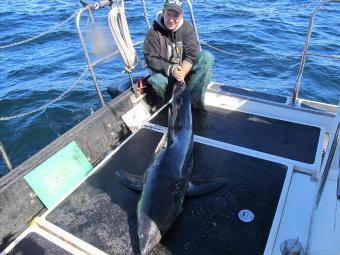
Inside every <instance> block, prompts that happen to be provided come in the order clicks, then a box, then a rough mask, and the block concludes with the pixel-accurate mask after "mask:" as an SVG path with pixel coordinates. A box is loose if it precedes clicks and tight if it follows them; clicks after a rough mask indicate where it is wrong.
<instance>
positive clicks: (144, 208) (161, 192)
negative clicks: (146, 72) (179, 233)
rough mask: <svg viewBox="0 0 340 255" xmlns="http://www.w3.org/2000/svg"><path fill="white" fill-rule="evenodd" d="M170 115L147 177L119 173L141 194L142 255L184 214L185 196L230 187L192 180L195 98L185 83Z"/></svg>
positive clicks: (175, 92) (180, 85) (176, 87)
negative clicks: (193, 106)
mask: <svg viewBox="0 0 340 255" xmlns="http://www.w3.org/2000/svg"><path fill="white" fill-rule="evenodd" d="M169 105H170V108H169V113H168V129H167V132H166V133H165V134H164V135H163V137H162V139H161V141H160V142H159V144H158V146H157V148H156V150H155V152H154V155H153V157H152V160H151V163H150V165H149V167H148V168H147V170H146V172H145V174H144V176H136V175H131V174H128V173H126V172H121V171H116V175H117V177H118V179H119V181H120V182H121V183H122V184H124V185H125V186H127V187H128V188H130V189H133V190H135V191H138V192H141V197H140V199H139V202H138V209H137V220H138V237H139V247H140V252H141V254H142V255H145V254H148V253H149V252H150V250H151V249H152V248H153V247H154V246H155V245H156V244H157V243H158V242H159V241H160V240H161V237H162V235H164V234H165V233H166V231H167V230H168V229H169V228H170V226H171V225H172V224H173V223H174V222H175V220H176V218H177V217H178V216H179V215H180V213H181V212H182V211H183V201H184V198H185V196H198V195H204V194H207V193H209V192H212V191H215V190H217V189H219V188H221V187H223V186H224V185H225V184H226V181H227V180H226V179H225V178H216V179H212V180H210V181H203V182H202V181H200V182H196V183H195V181H194V180H191V175H192V166H193V157H192V154H193V145H194V142H193V132H192V115H191V95H190V90H189V88H188V87H187V86H186V85H185V84H183V83H180V82H178V83H176V84H175V85H174V90H173V95H172V98H171V100H170V103H169Z"/></svg>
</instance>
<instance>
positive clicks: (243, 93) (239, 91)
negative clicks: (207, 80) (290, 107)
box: [209, 83, 287, 104]
mask: <svg viewBox="0 0 340 255" xmlns="http://www.w3.org/2000/svg"><path fill="white" fill-rule="evenodd" d="M209 90H211V91H212V92H214V90H215V91H218V92H225V93H230V94H236V95H240V96H246V97H253V98H257V99H263V100H267V101H272V102H276V103H282V104H284V103H286V101H287V98H286V97H284V96H279V95H272V94H267V93H263V92H257V91H251V90H247V89H242V88H235V87H231V86H227V85H223V84H217V83H214V84H213V85H211V87H210V88H209Z"/></svg>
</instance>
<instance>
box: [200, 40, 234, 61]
mask: <svg viewBox="0 0 340 255" xmlns="http://www.w3.org/2000/svg"><path fill="white" fill-rule="evenodd" d="M200 41H201V43H202V44H203V45H206V46H208V47H209V48H212V49H214V50H217V51H220V52H223V53H225V54H228V55H232V56H236V57H240V56H241V55H240V54H237V53H232V52H228V51H225V50H221V49H219V48H217V47H215V46H212V45H210V44H208V43H207V42H205V41H203V40H200Z"/></svg>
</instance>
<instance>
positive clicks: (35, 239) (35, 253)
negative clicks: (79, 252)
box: [8, 232, 72, 255]
mask: <svg viewBox="0 0 340 255" xmlns="http://www.w3.org/2000/svg"><path fill="white" fill-rule="evenodd" d="M8 254H16V255H18V254H20V255H43V254H60V255H63V254H65V255H66V254H72V253H69V252H67V251H66V250H64V249H63V248H61V247H59V246H58V245H56V244H54V243H52V242H50V241H49V240H47V239H46V238H44V237H42V236H40V235H39V234H37V233H34V232H33V233H29V234H28V235H27V236H26V237H25V238H24V239H23V240H21V241H20V242H19V243H18V244H17V245H16V246H15V247H14V248H13V250H11V251H10V252H9V253H8Z"/></svg>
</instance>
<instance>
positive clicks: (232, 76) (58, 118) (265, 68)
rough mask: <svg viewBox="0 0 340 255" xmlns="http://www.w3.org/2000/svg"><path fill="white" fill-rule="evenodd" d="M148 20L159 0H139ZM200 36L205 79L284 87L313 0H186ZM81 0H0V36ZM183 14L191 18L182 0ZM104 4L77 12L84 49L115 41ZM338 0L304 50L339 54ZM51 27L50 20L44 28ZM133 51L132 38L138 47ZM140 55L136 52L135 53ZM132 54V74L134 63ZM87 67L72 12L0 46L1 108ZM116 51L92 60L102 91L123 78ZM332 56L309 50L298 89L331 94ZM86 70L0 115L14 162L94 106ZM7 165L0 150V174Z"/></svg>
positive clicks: (294, 67)
mask: <svg viewBox="0 0 340 255" xmlns="http://www.w3.org/2000/svg"><path fill="white" fill-rule="evenodd" d="M146 3H147V5H148V14H149V17H150V19H151V20H153V19H154V16H155V13H156V12H157V11H158V10H160V9H161V8H162V1H159V0H157V1H154V0H153V1H150V0H146ZM192 3H193V7H194V13H195V17H196V22H197V27H198V31H199V36H200V39H201V40H203V41H204V42H206V43H208V44H209V45H211V46H214V47H216V48H219V49H222V50H223V51H217V50H214V49H211V48H209V47H207V46H205V45H204V44H203V45H202V47H203V49H204V50H209V51H210V52H211V53H213V54H214V56H215V65H214V71H213V79H214V80H215V81H218V82H223V83H226V84H229V85H232V86H235V87H245V88H249V89H253V90H257V91H261V92H268V93H275V94H278V95H284V96H291V95H292V91H293V87H294V84H295V80H296V76H297V74H298V68H299V62H300V54H301V51H302V50H303V46H304V41H305V37H306V32H307V29H308V23H309V18H310V15H311V14H312V11H313V10H314V9H315V7H316V6H317V5H318V4H319V1H317V0H314V1H312V0H299V1H297V0H280V1H269V0H267V1H266V0H262V1H236V0H231V1H225V0H215V1H214V0H211V1H205V0H197V1H195V0H193V1H192ZM125 7H126V12H127V19H128V22H129V26H130V32H131V34H132V38H133V41H134V42H139V41H142V40H143V39H144V35H145V31H146V24H145V22H144V16H143V9H142V7H141V1H137V0H136V1H126V2H125ZM79 8H81V5H80V4H79V2H78V1H75V0H72V1H70V0H67V1H66V0H54V1H52V0H51V1H45V0H21V1H9V0H2V1H1V2H0V24H1V25H0V45H1V46H2V45H7V44H12V43H14V42H17V41H22V40H25V39H27V38H31V37H34V36H36V35H38V34H40V33H43V32H46V31H48V30H50V29H51V28H53V27H54V26H55V25H57V24H60V23H61V22H63V21H64V20H66V19H67V18H69V17H70V16H71V15H72V14H74V12H75V11H76V10H77V9H79ZM185 8H186V11H185V18H186V19H190V15H189V12H188V9H187V7H185ZM108 10H109V9H108V8H106V9H104V10H101V11H97V12H96V25H92V24H91V20H90V19H89V16H88V15H84V19H82V28H83V29H84V31H85V32H86V33H85V34H86V36H85V39H86V41H87V42H88V44H89V50H90V52H91V58H92V59H93V60H95V59H99V58H100V57H102V56H103V55H105V54H106V53H107V52H110V51H111V50H114V49H115V45H114V44H113V43H112V36H111V35H110V32H109V30H108V27H107V13H108ZM339 10H340V4H338V3H333V4H330V5H329V6H327V7H326V8H324V9H323V10H322V11H321V12H320V13H319V14H318V15H317V17H316V21H315V29H314V32H313V35H312V41H311V48H310V51H311V52H317V53H320V54H337V55H340V47H339V38H340V11H339ZM51 30H53V29H51ZM137 52H138V56H139V57H140V58H141V59H142V49H141V46H138V47H137ZM140 63H142V60H141V61H140ZM141 66H142V65H141V64H140V65H139V67H138V68H137V70H136V72H135V76H138V75H140V74H142V73H143V70H142V68H141ZM85 67H86V61H85V58H84V54H83V51H82V48H81V45H80V43H79V39H78V35H77V31H76V27H75V20H74V18H72V19H71V20H70V21H68V22H67V23H65V24H64V25H62V26H61V27H59V28H58V29H57V30H53V32H51V33H48V34H46V35H45V36H42V37H40V38H38V39H36V40H34V41H32V42H30V43H27V44H23V45H18V46H15V47H11V48H7V49H0V117H12V116H14V117H15V116H17V115H20V114H23V113H27V112H32V111H35V110H36V109H39V107H42V106H43V105H45V104H47V103H49V102H51V101H52V100H53V99H55V98H58V97H59V96H60V95H61V94H62V93H63V92H65V91H66V90H67V89H69V88H70V86H72V85H73V84H74V83H75V81H76V80H77V79H78V78H79V76H80V75H81V73H82V70H84V68H85ZM123 71H124V67H123V61H122V59H121V58H120V57H118V56H117V57H114V58H113V59H112V61H110V62H107V63H105V64H104V65H102V66H99V67H97V68H96V69H95V72H96V75H97V77H98V81H99V84H100V86H101V89H102V91H103V94H104V98H105V100H106V101H108V100H109V99H110V98H109V96H108V94H107V92H106V89H107V87H108V86H111V85H112V84H117V83H119V82H121V81H124V80H125V79H127V75H126V73H124V72H123ZM339 77H340V61H339V60H334V59H325V58H319V57H315V56H309V57H308V60H307V63H306V69H305V73H304V77H303V80H302V85H301V90H300V94H299V96H300V97H302V98H306V99H310V100H316V101H322V102H325V103H331V104H338V102H339V98H340V89H339ZM100 106H101V105H100V102H99V100H98V96H97V94H96V91H95V88H94V85H93V81H92V79H91V76H90V75H89V73H88V72H87V73H86V74H85V75H84V77H83V78H82V79H81V80H80V82H79V83H77V84H75V86H74V87H72V89H71V92H69V93H67V94H66V95H65V96H63V97H62V100H59V101H57V102H56V103H54V104H51V105H49V106H48V107H47V108H46V109H43V110H40V111H37V112H35V113H33V114H30V115H27V116H24V117H18V118H13V119H11V120H8V121H0V141H1V142H2V143H3V144H4V146H5V148H6V150H7V152H8V155H9V158H10V159H11V161H12V163H13V165H14V167H15V166H17V165H19V164H20V163H22V162H23V161H24V160H26V159H27V158H29V157H30V156H32V155H33V154H35V153H36V152H38V151H39V150H41V149H42V148H43V147H44V146H46V145H48V144H49V143H50V142H52V141H53V140H55V139H56V138H58V137H59V136H60V135H62V134H63V133H65V132H66V131H67V130H69V129H70V128H71V127H73V126H74V125H76V124H77V123H79V122H80V121H82V120H83V119H84V118H86V117H87V116H89V115H90V114H91V113H93V112H94V111H95V110H97V109H98V108H99V107H100ZM5 173H6V170H5V167H4V165H3V162H2V161H1V160H0V175H3V174H5Z"/></svg>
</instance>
